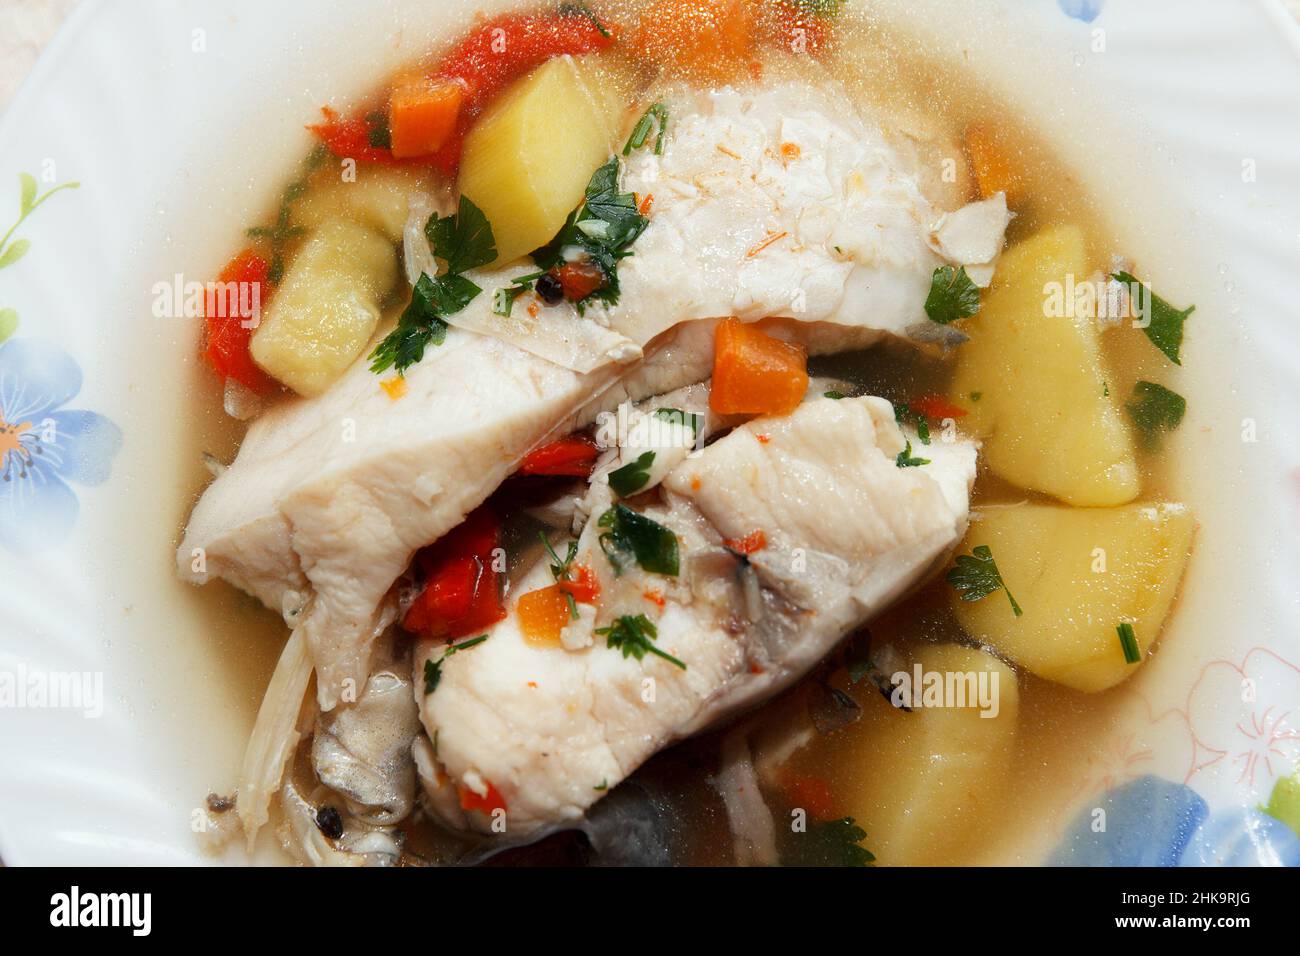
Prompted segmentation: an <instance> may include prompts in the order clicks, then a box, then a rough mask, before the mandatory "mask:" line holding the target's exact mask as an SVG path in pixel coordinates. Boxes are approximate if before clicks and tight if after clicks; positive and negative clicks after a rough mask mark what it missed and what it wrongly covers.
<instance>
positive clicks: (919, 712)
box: [784, 644, 1020, 866]
mask: <svg viewBox="0 0 1300 956" xmlns="http://www.w3.org/2000/svg"><path fill="white" fill-rule="evenodd" d="M904 659H905V662H906V666H907V668H908V670H907V671H906V672H907V673H908V675H909V677H910V676H912V674H913V673H914V669H915V667H916V666H917V665H919V666H920V668H921V670H922V673H923V674H924V675H937V676H938V678H940V679H942V681H943V682H944V684H945V685H946V684H947V683H948V681H949V675H952V687H953V689H954V690H955V689H956V688H957V687H958V686H959V685H960V686H961V687H962V688H963V691H962V692H963V693H964V694H965V695H966V696H965V699H964V700H959V699H957V698H956V697H955V696H947V695H944V696H943V697H940V698H931V699H929V701H927V698H926V697H925V696H924V689H925V684H924V683H923V684H922V686H921V687H920V688H916V689H915V691H914V692H915V694H916V696H917V697H919V702H920V704H921V706H915V701H916V698H914V705H913V710H912V712H911V713H907V712H905V711H902V710H898V709H896V708H894V707H893V706H891V705H890V703H889V702H888V701H886V700H885V699H884V698H883V697H882V696H881V695H880V694H879V693H877V692H876V690H875V688H874V687H870V686H866V685H865V684H859V685H858V689H859V690H861V693H857V694H855V699H856V700H857V701H858V703H859V704H860V705H861V707H862V717H861V719H860V720H858V721H857V722H856V723H854V724H852V725H850V726H849V727H847V728H845V729H844V730H842V731H839V732H837V733H835V734H831V735H828V736H826V735H818V736H815V737H814V738H813V740H812V742H811V743H810V744H809V745H808V746H807V747H805V748H804V749H803V750H802V751H799V752H797V753H796V754H794V755H793V757H791V758H790V761H789V764H788V765H787V767H786V768H785V771H784V772H785V773H788V774H789V775H790V778H792V779H798V777H799V776H800V775H801V774H802V773H804V772H808V773H812V774H819V773H824V772H825V770H824V768H828V767H830V768H835V769H834V771H833V772H834V776H833V778H831V779H830V780H829V781H828V782H829V783H830V784H831V787H832V790H833V792H834V793H835V808H834V811H833V812H834V814H835V815H837V816H838V815H840V814H843V815H846V816H851V817H852V818H853V819H854V821H855V822H856V823H857V825H858V826H860V827H862V828H863V829H864V830H866V831H867V837H866V839H865V841H863V845H864V846H865V847H867V848H868V849H869V850H871V852H872V853H874V854H875V855H876V859H877V861H878V862H880V863H882V864H886V865H894V866H916V865H935V864H950V863H961V862H965V861H966V860H967V859H969V854H970V853H971V851H972V849H974V848H975V847H977V846H978V845H979V844H980V843H981V842H988V841H989V840H990V839H991V829H992V827H993V821H994V820H996V819H997V818H999V816H1000V814H999V812H998V809H999V807H1001V806H1004V805H1005V802H1006V800H1007V799H1008V796H1009V795H1008V794H1007V793H1006V792H1005V791H1006V780H1007V776H1008V773H1009V771H1010V767H1011V764H1012V760H1013V758H1014V756H1015V747H1016V724H1017V719H1018V711H1019V703H1020V696H1019V691H1018V688H1017V686H1016V675H1015V672H1014V671H1012V670H1011V668H1009V667H1008V666H1007V665H1006V664H1004V663H1002V662H1001V661H999V660H998V659H997V658H996V657H994V656H992V655H991V654H987V653H984V652H983V651H979V650H976V649H973V648H969V647H962V646H960V645H957V644H922V645H916V646H915V648H914V649H913V650H912V651H911V653H910V654H906V655H905V656H904ZM981 675H983V677H982V678H981ZM890 676H892V675H890ZM930 679H931V680H933V679H934V678H930ZM981 679H982V680H983V687H984V697H983V705H981V698H980V693H979V686H980V684H979V682H980V681H981ZM923 680H924V679H923ZM936 703H937V704H943V705H946V706H929V705H927V704H936ZM958 704H964V706H956V705H958ZM982 713H986V714H988V715H989V716H981V714H982Z"/></svg>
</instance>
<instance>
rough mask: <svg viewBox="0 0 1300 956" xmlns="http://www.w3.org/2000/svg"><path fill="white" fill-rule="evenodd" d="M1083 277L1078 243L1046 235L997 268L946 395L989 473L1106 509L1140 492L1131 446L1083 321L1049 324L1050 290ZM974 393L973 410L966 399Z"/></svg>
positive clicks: (1064, 231)
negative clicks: (980, 442) (978, 445)
mask: <svg viewBox="0 0 1300 956" xmlns="http://www.w3.org/2000/svg"><path fill="white" fill-rule="evenodd" d="M1067 276H1072V277H1073V279H1074V282H1075V283H1076V284H1077V283H1082V282H1084V281H1086V280H1087V277H1088V262H1087V255H1086V251H1085V246H1084V239H1083V233H1082V232H1081V231H1080V230H1079V229H1078V228H1076V227H1074V226H1064V227H1059V228H1053V229H1047V230H1044V231H1043V232H1040V233H1038V234H1037V235H1035V236H1033V237H1032V238H1029V239H1026V240H1025V241H1024V242H1022V243H1020V244H1019V245H1017V246H1015V247H1014V248H1012V249H1010V250H1009V251H1008V252H1007V253H1006V254H1005V255H1004V256H1003V257H1002V259H1001V260H1000V261H999V263H998V268H997V275H996V277H995V279H994V282H993V286H992V288H991V289H990V291H989V292H988V293H987V294H986V295H985V296H984V302H983V306H982V307H981V309H980V313H979V315H977V316H976V317H975V318H973V319H971V320H970V321H969V322H968V323H966V326H965V327H964V329H963V331H965V332H967V333H968V334H969V335H970V341H969V342H967V343H966V344H965V345H963V346H962V347H961V353H960V355H959V357H958V364H957V373H956V376H955V378H954V382H953V390H952V394H953V396H954V397H955V398H956V400H957V401H959V402H960V403H961V404H962V405H963V406H964V407H966V408H969V409H970V412H971V414H970V416H969V417H968V418H967V419H964V420H963V422H962V424H963V426H965V427H966V428H968V429H970V430H972V431H974V432H975V433H976V434H977V435H978V436H979V437H981V438H983V439H984V447H983V451H982V452H981V454H982V457H983V459H984V461H985V462H986V463H987V464H988V467H989V468H990V469H991V470H992V471H993V472H994V473H995V474H997V475H1000V476H1001V477H1003V478H1005V479H1006V480H1007V481H1009V482H1011V483H1012V484H1015V485H1019V486H1020V487H1021V488H1028V489H1030V490H1033V491H1042V492H1045V493H1046V494H1049V495H1051V496H1053V497H1054V498H1059V499H1060V500H1062V501H1064V502H1066V503H1067V504H1072V505H1084V506H1111V505H1120V504H1124V503H1126V502H1129V501H1132V500H1133V499H1134V498H1136V497H1137V496H1138V493H1139V492H1140V491H1141V481H1140V478H1139V475H1138V467H1137V461H1136V457H1135V453H1134V445H1133V436H1132V434H1131V432H1130V430H1129V427H1128V423H1127V422H1126V421H1125V420H1124V418H1123V415H1122V413H1121V411H1120V408H1119V405H1118V403H1117V401H1116V396H1115V394H1114V392H1113V390H1110V389H1108V387H1107V384H1106V374H1105V372H1104V370H1103V368H1102V364H1101V354H1100V343H1099V332H1098V329H1097V324H1096V320H1095V319H1094V318H1091V317H1071V316H1064V315H1060V316H1057V315H1047V314H1045V313H1046V312H1047V309H1046V308H1045V306H1046V303H1047V301H1048V292H1047V290H1048V287H1049V285H1050V284H1052V283H1060V284H1064V283H1066V281H1067ZM973 393H978V394H979V395H980V398H979V400H978V401H972V400H971V399H970V396H971V395H972V394H973Z"/></svg>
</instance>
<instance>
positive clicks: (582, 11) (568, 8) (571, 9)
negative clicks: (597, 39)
mask: <svg viewBox="0 0 1300 956" xmlns="http://www.w3.org/2000/svg"><path fill="white" fill-rule="evenodd" d="M560 16H562V17H583V18H585V19H587V20H590V21H591V22H592V23H593V24H594V25H595V27H596V32H597V33H599V34H600V35H601V36H603V37H604V38H605V39H606V40H608V39H609V38H610V37H612V36H613V35H614V34H612V33H610V32H609V27H607V26H605V24H604V23H602V22H601V20H600V18H599V17H597V16H596V14H595V13H593V12H592V9H591V7H589V6H587V5H586V4H585V3H574V2H570V3H562V4H560Z"/></svg>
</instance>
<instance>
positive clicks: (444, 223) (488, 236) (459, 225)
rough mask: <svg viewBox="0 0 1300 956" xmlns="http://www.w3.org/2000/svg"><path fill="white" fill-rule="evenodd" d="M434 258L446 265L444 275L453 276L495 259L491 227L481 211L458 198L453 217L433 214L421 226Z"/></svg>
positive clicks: (495, 249)
mask: <svg viewBox="0 0 1300 956" xmlns="http://www.w3.org/2000/svg"><path fill="white" fill-rule="evenodd" d="M424 234H425V235H426V236H427V237H428V239H429V246H430V247H431V248H432V249H433V254H434V255H435V256H437V257H438V258H439V259H442V260H443V261H444V262H446V263H447V272H448V273H449V274H452V275H455V274H458V273H461V272H468V271H469V270H470V269H477V268H478V267H479V266H485V265H487V264H488V263H489V262H495V261H496V257H497V244H496V238H495V237H494V236H493V235H492V225H491V224H490V223H489V222H488V220H487V216H485V215H484V214H483V210H481V209H479V208H478V206H476V205H474V203H473V202H471V201H470V200H469V199H468V198H467V197H465V196H461V197H460V208H459V209H458V210H457V212H456V214H455V215H454V216H439V215H438V214H437V213H436V212H435V213H434V214H433V215H432V216H430V217H429V221H428V222H427V223H426V224H425V226H424Z"/></svg>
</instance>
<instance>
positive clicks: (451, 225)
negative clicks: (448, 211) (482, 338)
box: [370, 196, 497, 375]
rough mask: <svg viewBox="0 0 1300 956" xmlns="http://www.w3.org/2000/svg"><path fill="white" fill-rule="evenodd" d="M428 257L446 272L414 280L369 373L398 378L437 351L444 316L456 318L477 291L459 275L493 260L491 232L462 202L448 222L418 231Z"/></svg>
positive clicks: (438, 220) (440, 219)
mask: <svg viewBox="0 0 1300 956" xmlns="http://www.w3.org/2000/svg"><path fill="white" fill-rule="evenodd" d="M424 232H425V235H426V236H428V238H429V243H430V245H431V247H432V249H433V254H434V255H435V256H437V257H438V258H439V259H442V260H443V261H444V262H446V264H447V271H446V272H444V273H443V274H442V275H439V276H437V277H436V278H435V277H432V276H430V275H428V274H427V273H426V274H425V275H422V276H420V279H419V281H418V282H416V283H415V288H414V289H412V290H411V301H410V304H408V305H407V307H406V309H405V311H403V312H402V315H401V318H399V319H398V320H397V328H395V329H394V330H393V331H392V332H390V333H389V334H388V335H387V336H385V338H384V340H383V341H382V342H380V343H379V345H377V346H376V347H375V350H374V351H373V352H371V353H370V371H372V372H383V371H385V370H386V369H389V368H396V369H397V372H398V374H399V375H401V374H405V372H406V370H407V369H408V368H410V367H411V366H412V365H414V364H415V363H416V362H418V361H420V359H422V358H424V350H425V349H426V348H427V347H428V346H430V345H441V344H442V342H443V340H444V339H445V338H446V337H447V323H446V322H445V321H444V318H443V317H444V316H448V315H453V314H455V313H457V312H459V311H460V310H461V309H463V308H465V306H467V305H469V304H470V302H472V301H473V300H474V298H475V297H476V296H477V295H478V294H479V293H480V292H482V291H483V290H482V289H480V288H479V287H478V286H477V285H475V284H474V283H473V282H471V281H470V280H469V279H467V278H465V277H464V276H463V275H461V273H462V272H464V271H466V270H467V269H474V268H477V267H478V266H482V265H486V264H487V263H489V262H492V261H493V260H494V259H496V257H497V250H496V240H495V239H494V238H493V236H492V226H491V225H490V224H489V223H488V221H487V217H486V216H484V215H483V211H482V210H481V209H479V208H478V207H477V206H475V205H474V203H472V202H471V201H470V200H469V199H467V198H466V197H464V196H461V197H460V209H459V211H458V212H457V213H456V215H454V216H439V215H438V214H437V213H434V214H433V215H432V216H430V217H429V222H428V223H427V224H426V225H425V227H424Z"/></svg>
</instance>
